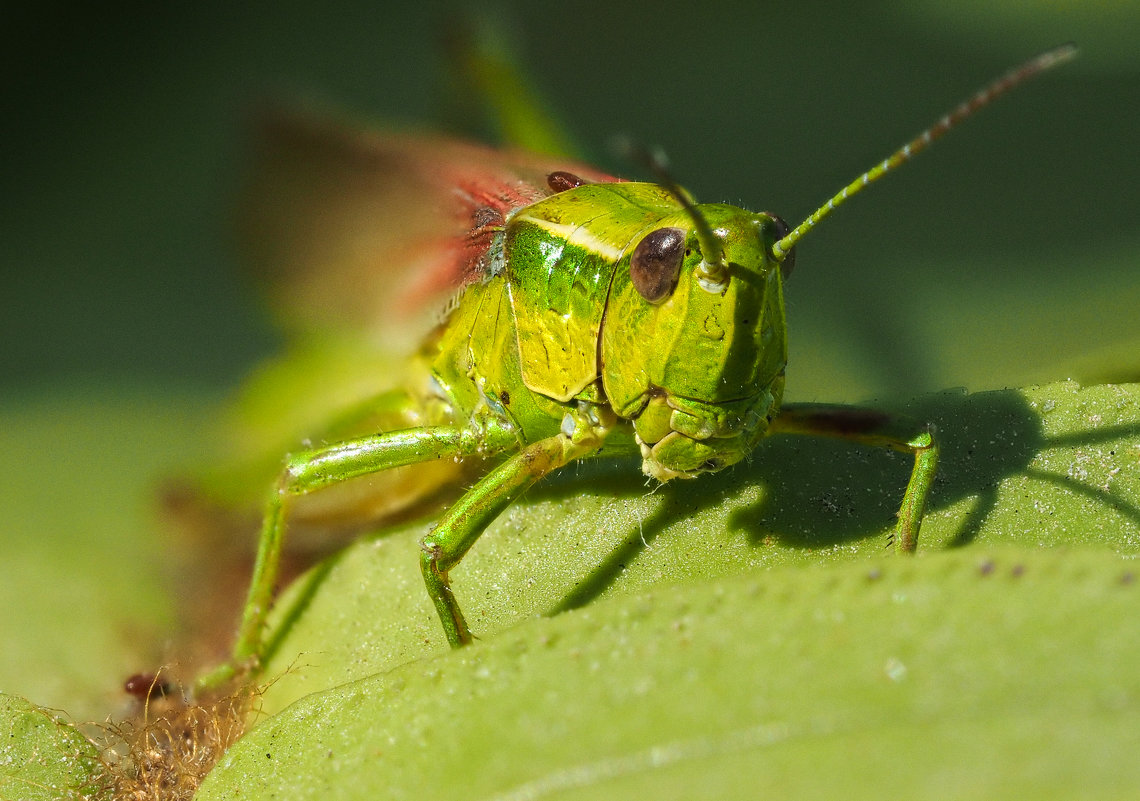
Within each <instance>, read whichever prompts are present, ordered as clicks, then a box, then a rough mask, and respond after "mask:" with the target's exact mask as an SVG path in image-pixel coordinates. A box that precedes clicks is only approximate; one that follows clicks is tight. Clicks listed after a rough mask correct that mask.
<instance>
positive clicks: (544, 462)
mask: <svg viewBox="0 0 1140 801" xmlns="http://www.w3.org/2000/svg"><path fill="white" fill-rule="evenodd" d="M597 412H598V409H597V408H596V407H595V408H593V409H587V410H585V411H578V412H574V413H568V414H567V415H566V417H565V418H564V419H563V423H562V431H561V432H560V433H558V434H556V435H555V436H553V437H548V438H547V439H542V440H539V441H538V442H535V443H533V444H531V445H528V446H527V447H525V448H523V450H522V451H520V452H519V453H518V454H516V455H515V456H512V457H511V458H510V459H508V460H507V461H505V462H503V464H501V465H499V466H498V467H496V468H495V469H494V470H492V471H491V472H490V473H488V474H487V475H486V476H484V477H483V479H482V480H481V481H479V483H478V484H476V485H475V486H474V487H472V488H471V489H470V490H469V491H468V492H467V494H466V495H464V496H463V497H462V498H460V499H459V501H458V502H457V503H456V504H455V505H454V506H452V507H451V508H450V509H449V510H448V511H447V514H446V515H444V517H443V519H442V520H440V521H439V524H438V525H437V526H436V527H435V529H434V530H433V531H432V532H431V533H430V534H428V535H427V536H426V537H424V539H423V541H422V542H421V543H420V546H421V547H422V549H423V553H422V554H421V555H420V568H421V570H422V571H423V574H424V583H425V584H426V585H427V591H428V595H430V596H431V599H432V602H433V603H434V604H435V609H436V612H437V613H438V614H439V619H440V622H441V623H443V630H444V632H445V633H446V634H447V639H448V642H450V643H451V646H452V647H453V648H458V647H459V646H461V645H465V644H467V643H469V642H471V630H470V629H469V628H468V627H467V621H466V620H464V619H463V612H462V611H461V610H460V609H459V604H458V603H457V602H456V600H455V595H454V594H453V593H452V591H451V584H450V583H449V581H448V576H447V574H448V571H450V570H451V569H452V568H453V567H455V566H456V565H458V564H459V562H460V561H462V559H463V557H464V556H465V555H466V554H467V551H469V550H470V549H471V546H472V545H474V544H475V541H476V540H477V539H479V537H480V535H482V533H483V531H484V530H485V529H486V528H487V526H488V525H490V524H491V522H492V521H493V520H494V519H495V518H496V517H498V516H499V515H500V514H501V513H502V512H503V510H504V509H506V508H507V507H508V506H510V505H511V503H513V502H514V501H515V499H516V498H518V497H519V496H520V495H522V494H523V493H524V492H526V490H527V489H529V488H530V486H531V485H533V484H534V483H535V482H536V481H538V480H539V479H540V478H542V477H543V476H546V475H549V474H550V473H553V472H554V471H555V470H557V469H558V468H560V467H563V466H564V465H567V464H569V463H570V462H572V461H574V460H575V459H580V458H582V457H583V456H587V455H589V454H590V453H592V452H594V451H596V450H598V449H599V448H600V447H602V443H603V442H604V440H605V437H606V434H607V433H608V432H609V430H610V426H609V425H607V424H603V423H600V422H598V420H597V417H596V416H595V415H596V414H597Z"/></svg>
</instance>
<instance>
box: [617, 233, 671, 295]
mask: <svg viewBox="0 0 1140 801" xmlns="http://www.w3.org/2000/svg"><path fill="white" fill-rule="evenodd" d="M684 258H685V232H684V231H682V230H681V229H680V228H658V229H657V230H656V231H654V232H653V233H651V234H649V235H648V236H647V237H645V239H642V240H641V241H640V242H638V243H637V247H636V248H634V250H633V256H632V257H630V260H629V277H630V279H631V280H632V281H633V287H634V289H636V290H637V292H638V294H639V295H641V297H643V298H645V299H646V300H647V301H649V302H650V303H660V302H661V301H663V300H664V299H665V298H667V297H669V295H671V294H672V293H673V287H675V286H677V276H678V275H680V274H681V261H682V260H683V259H684Z"/></svg>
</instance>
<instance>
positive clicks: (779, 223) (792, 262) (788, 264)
mask: <svg viewBox="0 0 1140 801" xmlns="http://www.w3.org/2000/svg"><path fill="white" fill-rule="evenodd" d="M768 216H769V217H771V218H772V219H773V220H775V221H776V239H783V238H784V237H785V236H787V235H788V231H790V230H792V229H791V227H790V226H789V225H788V224H787V223H786V222H784V221H783V220H782V219H781V218H779V217H777V216H776V215H775V214H769V215H768ZM795 266H796V249H795V248H792V249H791V250H789V251H788V253H787V255H786V256H784V260H783V261H782V262H780V275H782V276H783V277H784V280H785V281H787V280H788V276H789V275H791V274H792V268H793V267H795Z"/></svg>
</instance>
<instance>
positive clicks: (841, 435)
mask: <svg viewBox="0 0 1140 801" xmlns="http://www.w3.org/2000/svg"><path fill="white" fill-rule="evenodd" d="M769 431H770V432H771V433H773V434H775V433H788V434H811V435H813V436H817V437H834V438H836V439H846V440H851V441H853V442H860V443H863V444H864V445H872V446H876V447H886V448H891V449H892V450H896V451H901V452H903V453H909V454H912V455H913V456H914V469H913V470H912V471H911V474H910V481H909V482H908V483H907V487H906V491H905V492H904V493H903V501H902V505H901V506H900V507H899V513H898V523H897V524H896V525H895V532H894V535H893V537H892V539H893V540H894V544H895V547H896V548H898V550H899V552H900V553H913V552H914V550H915V549H916V548H917V547H918V530H919V527H920V526H921V525H922V513H923V510H924V509H925V508H926V498H927V496H928V495H929V494H930V487H931V485H932V484H933V483H934V474H935V472H936V471H937V470H938V443H937V441H935V439H934V432H933V429H932V428H931V426H929V425H920V424H918V423H915V422H914V421H913V420H910V419H908V418H906V417H901V416H896V415H892V414H888V413H887V412H879V411H876V410H874V409H860V408H858V407H855V406H838V405H832V404H817V403H791V404H788V405H786V406H785V407H784V408H782V409H780V413H779V414H778V415H776V417H775V418H774V419H773V420H772V423H771V426H770V427H769Z"/></svg>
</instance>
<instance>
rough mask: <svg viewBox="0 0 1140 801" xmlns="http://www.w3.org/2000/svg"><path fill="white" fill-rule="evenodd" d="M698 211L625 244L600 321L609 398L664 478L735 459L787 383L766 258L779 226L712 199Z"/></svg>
mask: <svg viewBox="0 0 1140 801" xmlns="http://www.w3.org/2000/svg"><path fill="white" fill-rule="evenodd" d="M695 211H696V213H687V212H686V213H679V214H678V215H676V216H675V217H666V218H665V219H663V220H662V221H661V224H660V225H658V226H655V227H654V228H653V230H650V231H646V232H645V234H644V235H643V236H641V238H640V240H639V241H637V242H634V243H631V247H630V248H629V249H628V251H627V255H626V256H625V257H624V259H623V260H622V262H621V263H620V264H619V266H618V270H617V273H616V275H615V277H614V283H613V285H612V288H611V291H610V299H609V303H608V305H607V307H606V315H605V319H604V321H603V325H602V338H601V356H602V380H603V383H604V386H605V390H606V395H607V397H608V399H609V401H610V404H611V405H612V407H613V409H614V411H615V412H616V413H617V414H618V416H620V417H623V418H625V419H630V420H633V421H634V429H635V431H636V434H637V440H638V444H639V445H640V446H641V451H642V457H643V469H644V471H645V473H646V474H647V475H651V476H653V477H655V478H657V479H659V480H661V481H668V480H669V479H672V478H678V477H682V478H691V477H693V476H696V475H698V474H700V473H702V472H708V471H713V470H719V469H721V468H722V467H727V466H728V465H730V464H734V463H736V462H738V461H740V460H741V459H743V458H744V457H745V456H746V455H747V454H748V453H749V452H750V451H751V450H752V448H753V447H754V446H755V444H756V442H757V441H758V440H759V439H760V437H762V436H763V435H764V432H765V430H766V429H767V427H768V421H769V420H770V419H771V416H772V415H773V414H775V412H776V410H777V409H778V407H779V403H780V397H781V394H782V391H783V385H784V365H785V363H786V361H787V347H786V341H785V324H784V301H783V291H782V280H783V276H782V275H781V264H780V263H779V262H777V261H776V260H775V259H774V258H773V257H772V256H771V255H770V252H771V246H772V244H773V243H774V242H775V241H776V240H778V239H779V238H780V236H782V235H783V233H786V231H787V226H786V225H784V223H783V222H782V221H781V220H779V219H778V218H776V217H774V216H772V215H770V214H755V213H753V212H748V211H744V210H743V209H738V208H735V207H732V206H726V205H720V204H706V205H702V206H699V207H697V208H696V210H695ZM696 217H700V218H703V220H702V221H707V228H706V230H705V233H704V235H702V232H701V231H700V230H699V229H700V226H699V225H698V223H697V220H696V219H695V218H696ZM710 236H711V241H710ZM717 250H719V251H720V252H719V253H716V252H715V251H717ZM708 251H714V252H713V253H711V254H710V253H708ZM789 262H790V258H789V259H785V261H784V269H785V270H786V269H787V266H788V264H789Z"/></svg>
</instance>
